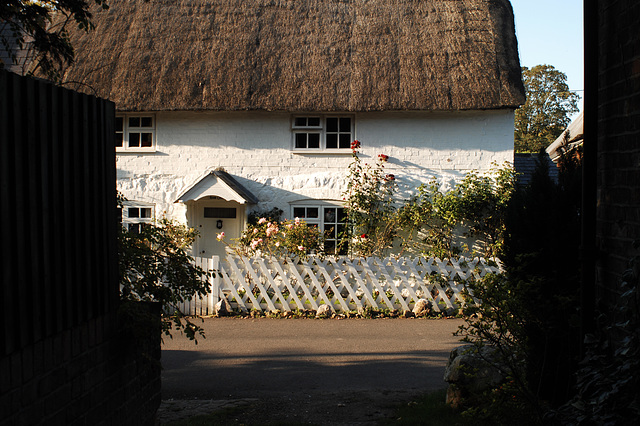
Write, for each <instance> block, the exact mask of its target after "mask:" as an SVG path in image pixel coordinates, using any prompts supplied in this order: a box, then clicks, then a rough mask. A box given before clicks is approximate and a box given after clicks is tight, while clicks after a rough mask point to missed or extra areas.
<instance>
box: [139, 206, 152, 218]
mask: <svg viewBox="0 0 640 426" xmlns="http://www.w3.org/2000/svg"><path fill="white" fill-rule="evenodd" d="M140 217H144V218H150V217H151V208H150V207H143V208H141V209H140Z"/></svg>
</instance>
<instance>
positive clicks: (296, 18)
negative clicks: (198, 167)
mask: <svg viewBox="0 0 640 426" xmlns="http://www.w3.org/2000/svg"><path fill="white" fill-rule="evenodd" d="M109 4H110V10H109V11H107V12H102V11H96V12H95V14H94V22H95V24H96V30H95V31H93V32H92V33H90V34H89V35H87V34H84V33H83V32H76V33H74V34H72V43H73V45H74V46H75V48H76V52H77V63H76V64H75V65H74V66H73V67H72V68H71V69H69V70H68V71H67V72H66V73H65V75H64V80H66V81H68V82H69V81H75V82H81V83H82V84H83V85H86V86H82V85H80V86H77V87H76V88H78V89H80V90H84V91H88V92H89V93H97V94H98V95H100V96H102V97H106V98H108V99H110V100H112V101H114V102H115V103H116V105H117V107H118V109H120V110H155V111H162V110H277V111H381V110H452V109H453V110H466V109H494V108H513V107H516V106H518V105H520V104H521V103H523V102H524V89H523V86H522V81H521V77H520V64H519V60H518V52H517V44H516V38H515V30H514V24H513V12H512V9H511V5H510V3H509V1H508V0H152V1H150V2H143V1H142V0H111V1H110V2H109ZM87 86H90V87H91V88H93V89H95V92H93V90H89V89H87ZM83 87H84V89H83Z"/></svg>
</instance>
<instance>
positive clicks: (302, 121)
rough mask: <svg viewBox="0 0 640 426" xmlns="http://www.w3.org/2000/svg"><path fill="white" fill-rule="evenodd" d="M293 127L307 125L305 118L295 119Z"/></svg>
mask: <svg viewBox="0 0 640 426" xmlns="http://www.w3.org/2000/svg"><path fill="white" fill-rule="evenodd" d="M293 125H294V126H296V127H302V126H306V125H307V117H296V118H295V120H294V122H293Z"/></svg>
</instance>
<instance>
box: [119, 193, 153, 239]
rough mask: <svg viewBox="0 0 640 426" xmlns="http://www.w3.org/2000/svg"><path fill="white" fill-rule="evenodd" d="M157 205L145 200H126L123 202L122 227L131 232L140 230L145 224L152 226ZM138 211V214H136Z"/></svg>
mask: <svg viewBox="0 0 640 426" xmlns="http://www.w3.org/2000/svg"><path fill="white" fill-rule="evenodd" d="M155 210H156V206H155V204H153V203H146V202H144V201H130V200H127V201H124V202H123V203H122V227H123V228H124V229H126V230H127V231H130V232H140V230H141V229H142V227H144V226H152V225H153V222H154V220H155V216H156V215H155ZM135 213H137V214H135Z"/></svg>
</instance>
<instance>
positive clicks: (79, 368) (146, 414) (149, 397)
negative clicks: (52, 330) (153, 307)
mask: <svg viewBox="0 0 640 426" xmlns="http://www.w3.org/2000/svg"><path fill="white" fill-rule="evenodd" d="M158 318H159V317H158ZM117 324H118V323H117V321H116V318H115V317H114V316H113V315H107V316H103V317H100V318H97V319H93V320H90V321H88V322H85V323H83V324H82V325H80V326H77V327H75V328H73V329H70V330H66V331H64V332H62V333H60V334H58V335H56V336H52V337H49V338H47V339H44V340H42V341H39V342H37V343H36V344H33V345H29V346H26V347H24V348H22V350H20V351H17V352H15V353H13V354H12V355H11V356H9V357H4V358H2V359H0V377H2V381H0V386H1V388H0V425H2V426H5V425H6V426H9V425H11V426H13V425H47V426H48V425H64V426H71V425H105V426H106V425H110V426H120V425H123V426H124V425H141V426H142V425H149V426H151V425H153V424H154V422H155V413H156V411H157V409H158V407H159V404H160V364H159V359H160V341H159V339H160V337H159V336H160V334H159V333H155V335H156V336H158V337H157V341H155V342H154V341H146V342H142V341H140V340H136V339H133V338H132V337H131V336H127V335H126V334H125V333H123V331H122V329H121V327H119V326H118V325H117Z"/></svg>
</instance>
